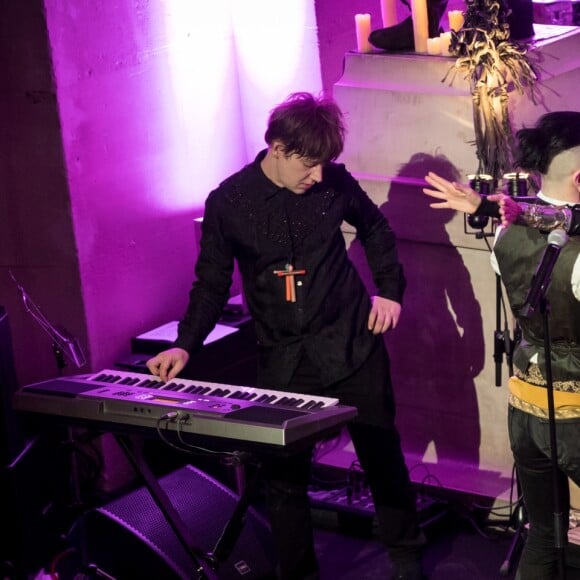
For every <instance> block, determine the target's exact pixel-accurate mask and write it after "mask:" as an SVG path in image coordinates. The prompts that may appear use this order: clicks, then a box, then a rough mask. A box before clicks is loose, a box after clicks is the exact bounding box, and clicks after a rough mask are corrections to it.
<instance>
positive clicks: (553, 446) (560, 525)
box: [540, 297, 568, 580]
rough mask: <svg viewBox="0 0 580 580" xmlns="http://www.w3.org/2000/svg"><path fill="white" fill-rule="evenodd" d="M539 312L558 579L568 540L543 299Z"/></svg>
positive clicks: (546, 309) (562, 577) (562, 579)
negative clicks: (544, 368) (541, 324)
mask: <svg viewBox="0 0 580 580" xmlns="http://www.w3.org/2000/svg"><path fill="white" fill-rule="evenodd" d="M540 312H541V313H542V316H543V319H544V351H545V353H546V383H547V385H546V386H547V389H548V421H549V426H550V452H551V453H550V456H551V460H552V487H553V490H552V492H553V494H554V547H555V548H556V551H557V553H558V572H559V576H558V577H559V579H560V580H565V578H566V552H565V550H566V543H567V540H568V532H567V529H568V522H567V521H566V520H567V517H568V514H566V516H567V517H566V518H564V514H563V513H562V498H561V497H560V488H559V486H558V476H559V472H560V468H559V467H558V442H557V439H556V415H555V409H554V383H553V380H552V348H551V345H550V342H551V341H550V323H549V306H548V301H547V299H546V298H545V297H542V298H541V300H540Z"/></svg>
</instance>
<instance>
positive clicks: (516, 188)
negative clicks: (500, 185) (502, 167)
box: [503, 172, 529, 197]
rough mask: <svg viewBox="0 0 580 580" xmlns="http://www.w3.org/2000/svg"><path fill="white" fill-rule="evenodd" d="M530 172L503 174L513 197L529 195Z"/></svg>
mask: <svg viewBox="0 0 580 580" xmlns="http://www.w3.org/2000/svg"><path fill="white" fill-rule="evenodd" d="M528 178H529V174H528V173H519V172H515V173H505V174H504V176H503V180H504V183H505V185H506V190H507V193H508V194H509V195H511V196H512V197H526V196H527V195H528Z"/></svg>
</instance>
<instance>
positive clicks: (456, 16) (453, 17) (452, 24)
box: [447, 10, 465, 32]
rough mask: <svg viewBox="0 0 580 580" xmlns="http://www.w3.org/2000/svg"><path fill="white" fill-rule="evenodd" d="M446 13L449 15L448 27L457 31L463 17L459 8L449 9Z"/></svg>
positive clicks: (461, 24)
mask: <svg viewBox="0 0 580 580" xmlns="http://www.w3.org/2000/svg"><path fill="white" fill-rule="evenodd" d="M447 15H448V17H449V28H450V29H451V30H455V32H457V31H458V30H461V29H462V28H463V23H464V22H465V19H464V17H463V12H462V11H461V10H450V11H449V12H448V13H447Z"/></svg>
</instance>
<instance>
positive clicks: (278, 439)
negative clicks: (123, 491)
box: [13, 370, 356, 451]
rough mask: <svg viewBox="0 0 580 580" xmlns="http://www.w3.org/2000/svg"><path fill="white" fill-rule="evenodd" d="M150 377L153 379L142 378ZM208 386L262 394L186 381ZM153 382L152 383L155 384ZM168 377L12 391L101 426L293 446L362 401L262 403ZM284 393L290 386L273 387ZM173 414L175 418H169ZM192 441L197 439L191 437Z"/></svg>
mask: <svg viewBox="0 0 580 580" xmlns="http://www.w3.org/2000/svg"><path fill="white" fill-rule="evenodd" d="M138 383H141V384H143V383H147V384H149V385H150V386H139V384H138ZM191 383H194V384H196V385H197V386H206V387H208V386H209V387H210V388H213V389H214V390H215V389H216V388H219V389H221V390H222V391H226V390H228V389H229V388H231V387H235V388H236V389H237V390H238V391H240V392H242V393H246V394H247V393H252V392H255V393H256V394H264V391H262V390H260V389H255V388H253V387H243V386H232V385H221V384H215V383H204V382H200V381H197V382H196V381H185V382H184V383H183V384H184V385H185V386H191ZM151 385H153V386H151ZM160 385H162V386H163V383H161V382H160V381H159V379H157V378H156V377H153V376H152V375H140V374H138V373H126V372H125V373H123V372H120V371H110V370H105V371H101V372H100V373H96V374H95V375H92V376H77V377H62V378H58V379H53V380H49V381H44V382H41V383H36V384H33V385H28V386H27V387H24V388H22V389H20V390H19V391H18V392H17V393H15V395H14V399H13V403H14V408H15V409H16V410H19V411H25V412H30V413H40V414H44V415H51V416H53V417H54V416H57V417H60V418H63V419H68V420H71V421H74V422H80V423H82V424H89V425H92V426H93V427H96V428H99V427H100V428H101V429H103V428H104V427H106V428H105V429H104V430H111V431H115V430H118V429H121V430H126V429H128V428H137V429H139V430H145V431H149V433H150V434H156V433H157V428H158V427H159V428H161V429H162V430H163V431H164V433H173V434H177V431H178V429H179V430H180V433H181V434H182V436H184V437H186V438H187V440H188V441H189V439H190V438H202V439H204V440H206V441H209V442H218V441H219V442H221V443H224V442H225V443H228V444H229V445H230V446H232V445H233V446H234V447H236V448H237V447H239V444H240V443H243V444H248V445H251V446H265V447H270V448H277V449H280V450H281V449H287V450H288V451H290V450H291V448H292V449H294V448H295V447H297V446H302V445H306V444H310V443H312V442H315V441H317V440H320V439H322V438H324V437H325V436H327V435H328V434H329V433H330V432H334V431H335V430H338V429H339V428H340V427H342V426H343V425H344V424H345V423H346V422H347V421H349V420H350V419H352V418H354V417H355V416H356V409H354V408H353V407H346V406H341V405H338V404H337V400H336V399H330V398H324V397H320V398H318V399H319V400H318V401H317V402H318V403H320V404H319V406H318V407H319V408H312V409H310V408H308V407H307V406H306V405H307V404H308V402H309V401H308V400H306V401H304V402H303V403H301V404H300V405H298V406H294V407H293V406H291V405H286V404H279V403H263V402H262V403H261V402H257V401H254V400H244V399H243V398H233V397H227V396H214V395H208V394H192V393H190V392H181V391H179V390H167V389H163V388H154V387H155V386H157V387H159V386H160ZM267 392H268V393H275V394H277V396H278V398H279V399H282V398H283V397H284V396H286V395H287V393H282V392H279V391H267ZM168 413H171V414H175V419H176V420H175V421H170V420H167V419H165V418H164V417H166V416H167V414H168ZM192 444H194V443H192Z"/></svg>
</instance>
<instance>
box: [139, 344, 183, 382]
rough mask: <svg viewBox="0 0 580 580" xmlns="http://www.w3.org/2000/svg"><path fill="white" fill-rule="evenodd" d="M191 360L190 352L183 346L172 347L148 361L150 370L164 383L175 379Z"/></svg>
mask: <svg viewBox="0 0 580 580" xmlns="http://www.w3.org/2000/svg"><path fill="white" fill-rule="evenodd" d="M187 361H189V353H188V352H187V351H186V350H184V349H183V348H170V349H168V350H164V351H163V352H160V353H159V354H158V355H157V356H154V357H153V358H150V359H149V360H148V361H147V363H146V364H147V368H148V369H149V371H150V372H151V373H152V374H154V375H155V376H158V377H159V378H160V379H161V380H162V381H163V382H164V383H166V382H167V381H170V380H172V379H174V378H175V377H176V376H177V375H178V374H179V373H180V372H181V371H182V370H183V367H185V365H186V364H187Z"/></svg>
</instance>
